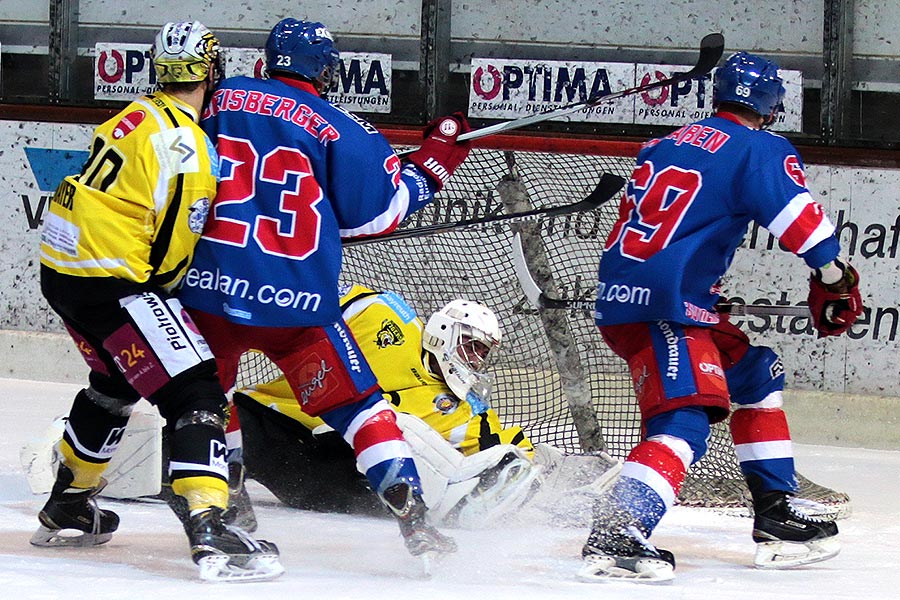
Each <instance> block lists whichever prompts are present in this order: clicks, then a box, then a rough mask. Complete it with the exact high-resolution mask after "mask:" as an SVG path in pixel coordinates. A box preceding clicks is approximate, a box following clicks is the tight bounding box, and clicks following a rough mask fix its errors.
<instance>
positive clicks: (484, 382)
mask: <svg viewBox="0 0 900 600" xmlns="http://www.w3.org/2000/svg"><path fill="white" fill-rule="evenodd" d="M500 337H501V336H500V324H499V322H498V321H497V317H496V315H494V313H493V311H491V309H489V308H488V307H486V306H484V305H483V304H479V303H478V302H472V301H470V300H453V301H452V302H450V303H449V304H447V305H446V306H444V307H443V308H442V309H441V310H439V311H437V312H436V313H434V314H433V315H431V318H429V319H428V322H427V323H426V324H425V332H424V334H423V336H422V346H423V347H424V349H425V350H427V351H428V352H431V353H432V354H433V355H434V356H435V358H436V359H437V362H438V365H439V367H440V369H441V373H442V374H443V376H444V381H445V382H446V383H447V385H448V386H449V387H450V389H451V390H453V393H454V394H456V395H457V396H458V397H459V398H460V399H467V396H468V395H469V392H470V391H473V387H474V388H476V390H475V391H476V395H477V396H478V397H479V399H480V400H483V401H485V402H486V401H487V393H489V391H490V384H491V378H490V376H489V375H487V374H486V373H485V372H484V371H485V369H486V368H487V367H488V365H489V364H490V359H491V355H492V354H493V350H494V349H495V348H497V347H498V346H499V345H500Z"/></svg>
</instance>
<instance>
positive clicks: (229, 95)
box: [179, 77, 434, 327]
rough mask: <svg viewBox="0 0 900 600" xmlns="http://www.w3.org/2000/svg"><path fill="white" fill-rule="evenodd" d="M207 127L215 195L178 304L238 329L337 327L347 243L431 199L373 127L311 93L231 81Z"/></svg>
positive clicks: (282, 83)
mask: <svg viewBox="0 0 900 600" xmlns="http://www.w3.org/2000/svg"><path fill="white" fill-rule="evenodd" d="M201 125H202V127H203V128H204V130H205V131H206V132H207V133H208V134H209V137H210V138H211V139H212V140H213V141H214V142H215V144H216V147H217V150H218V151H219V155H220V164H221V174H220V181H219V191H218V194H217V196H216V201H215V202H214V203H213V205H212V208H211V209H210V213H209V218H208V220H207V223H206V228H205V229H204V233H203V237H202V238H201V240H200V242H199V243H198V245H197V248H196V250H195V253H194V260H193V262H192V264H191V266H190V268H189V269H188V271H187V274H186V275H185V278H184V280H183V284H182V288H181V290H180V292H179V297H180V298H181V300H182V302H183V303H184V304H185V305H187V306H190V307H193V308H196V309H199V310H202V311H205V312H208V313H212V314H216V315H220V316H223V317H225V318H227V319H229V320H230V321H232V322H235V323H243V324H249V325H259V326H268V327H298V326H302V327H305V326H314V325H326V324H329V323H333V322H335V321H336V320H338V319H339V318H340V309H339V305H338V295H337V289H338V274H339V272H340V269H341V238H348V237H358V236H368V235H378V234H382V233H386V232H389V231H391V230H392V229H394V228H395V227H396V226H397V225H398V224H399V223H400V222H401V221H402V220H403V219H404V218H405V217H406V216H407V215H408V214H409V213H411V212H413V211H414V210H416V209H418V208H420V207H422V206H424V205H425V204H427V203H428V202H430V201H431V199H432V198H433V193H434V184H433V183H432V182H431V181H430V180H429V179H428V178H427V177H426V176H425V175H424V174H423V173H422V172H421V171H419V170H418V169H417V168H416V167H415V166H413V165H406V166H403V165H401V163H400V159H399V158H398V157H397V155H396V154H395V153H394V151H393V149H392V148H391V147H390V145H389V144H388V142H387V140H385V138H384V137H383V136H382V135H381V134H380V133H379V132H378V131H377V130H376V129H375V128H374V127H373V126H372V125H370V124H369V123H367V122H366V121H364V120H363V119H361V118H359V117H356V116H354V115H352V114H350V113H348V112H346V111H344V110H342V109H341V108H338V107H336V106H334V105H332V104H330V103H329V102H327V101H326V100H324V99H322V98H320V97H319V96H318V94H316V93H315V90H314V88H313V87H312V86H311V85H309V84H307V83H303V82H300V81H296V80H291V79H287V78H278V77H276V78H273V79H266V80H264V79H254V78H250V77H232V78H229V79H226V80H225V81H224V82H223V84H222V85H221V86H220V87H219V88H218V89H217V90H216V92H215V94H214V95H213V98H212V101H211V102H210V104H209V107H208V108H207V110H206V112H205V114H204V118H203V120H202V121H201Z"/></svg>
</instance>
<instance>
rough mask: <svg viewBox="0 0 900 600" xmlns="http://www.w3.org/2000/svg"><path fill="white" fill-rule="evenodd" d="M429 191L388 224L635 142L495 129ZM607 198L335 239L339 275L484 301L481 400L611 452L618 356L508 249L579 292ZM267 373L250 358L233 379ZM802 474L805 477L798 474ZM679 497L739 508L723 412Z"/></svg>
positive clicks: (831, 498) (572, 444)
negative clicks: (583, 205) (487, 313)
mask: <svg viewBox="0 0 900 600" xmlns="http://www.w3.org/2000/svg"><path fill="white" fill-rule="evenodd" d="M385 134H386V136H387V137H388V139H389V141H391V143H392V144H394V145H395V147H397V148H398V149H402V148H404V147H408V146H412V145H418V143H419V142H420V141H421V132H420V131H418V130H417V131H415V132H413V131H411V130H401V129H398V130H386V131H385ZM474 145H475V148H474V149H473V150H472V152H471V153H470V155H469V157H468V158H467V159H466V161H464V162H463V163H462V164H461V165H460V167H459V168H458V169H457V170H456V172H455V173H454V175H453V177H451V178H450V180H449V181H448V182H447V184H446V185H445V186H444V188H443V189H442V190H441V192H439V193H438V194H437V196H436V198H435V201H434V202H433V203H432V204H431V205H429V206H426V207H425V208H423V209H422V210H420V211H418V212H417V213H415V214H414V215H412V216H411V217H410V218H409V219H407V221H406V222H404V223H403V224H402V225H401V228H403V229H405V228H412V227H423V226H430V225H437V224H442V223H451V222H458V221H464V220H469V219H475V218H479V217H489V216H491V215H506V214H512V213H520V212H524V211H529V210H533V209H543V208H548V207H553V206H560V205H566V204H571V203H573V202H576V201H578V200H580V199H582V198H585V197H586V196H587V195H588V194H590V193H591V191H592V190H593V189H594V187H595V186H596V184H597V181H598V179H599V178H600V176H601V174H602V173H612V174H616V175H620V176H622V177H624V178H626V179H627V178H629V177H630V175H631V171H632V168H633V165H634V158H635V156H636V155H637V151H638V150H639V148H640V144H638V143H636V142H635V143H632V142H604V141H602V140H588V139H582V138H577V137H573V138H564V137H553V136H546V135H541V136H537V135H535V136H526V135H497V136H492V137H489V138H484V139H482V140H477V141H476V142H475V143H474ZM617 216H618V202H615V201H613V202H607V203H605V204H603V205H601V206H599V207H598V208H596V209H594V210H591V211H587V212H580V213H575V214H567V215H564V216H556V217H550V218H546V219H542V220H540V221H535V222H529V223H527V224H515V225H510V224H507V223H500V222H497V223H494V224H490V225H487V226H485V227H483V228H465V229H462V230H452V231H447V232H442V233H438V234H435V235H429V236H424V237H412V238H401V239H395V240H386V241H383V242H378V243H369V244H360V245H358V246H352V247H347V248H345V249H344V263H343V271H342V276H341V278H342V281H343V282H345V283H358V284H362V285H365V286H368V287H371V288H374V289H386V290H392V291H395V292H398V293H400V294H402V295H403V297H404V298H405V299H406V300H407V302H409V304H410V305H411V306H412V307H413V308H415V309H416V311H417V312H418V314H419V315H420V316H422V317H423V318H425V319H427V317H428V316H429V315H430V314H431V313H433V312H435V311H436V310H438V309H440V308H441V307H442V306H443V305H444V304H446V303H447V302H449V301H451V300H453V299H456V298H467V299H471V300H476V301H479V302H482V303H484V304H486V305H487V306H489V307H490V308H491V309H492V310H493V311H494V312H495V313H496V314H497V316H498V319H499V321H500V324H501V329H502V332H503V343H502V345H501V347H500V348H499V350H498V353H497V359H496V362H495V364H494V371H493V375H494V377H495V387H494V390H493V392H492V394H491V405H492V407H493V408H494V409H496V410H497V412H498V414H499V415H500V418H501V420H502V421H503V422H504V423H505V424H507V425H519V426H520V427H522V428H523V430H524V431H525V433H526V434H527V435H528V436H529V437H530V439H531V440H532V441H533V442H535V443H537V442H546V443H550V444H552V445H554V446H556V447H557V448H559V449H561V450H563V451H566V452H571V453H582V452H587V451H592V450H598V449H603V450H606V451H607V452H609V453H610V454H611V455H613V456H614V457H617V458H624V457H625V455H626V454H627V453H628V451H629V450H630V449H631V448H632V447H633V446H634V445H635V444H637V443H638V442H639V441H640V436H641V428H640V415H639V412H638V408H637V403H636V402H635V401H634V398H633V394H634V392H633V390H632V384H631V378H630V376H629V374H628V370H627V366H626V365H625V363H624V361H622V360H621V359H620V358H619V357H618V356H616V355H615V354H613V353H612V351H611V350H609V349H608V348H607V347H606V346H605V344H604V343H603V341H602V338H601V336H600V334H599V333H598V332H597V330H596V327H595V326H594V323H593V320H592V319H590V318H585V314H584V311H583V310H576V309H572V310H543V311H539V310H536V309H535V308H534V307H533V306H531V305H530V304H529V302H528V301H527V300H526V298H525V295H524V292H523V290H522V288H521V286H520V284H519V281H518V279H517V277H516V274H515V270H514V266H513V260H512V257H511V248H512V236H513V235H514V234H515V232H516V231H521V232H522V235H523V247H524V250H525V254H526V260H528V261H529V267H530V269H531V270H532V271H533V272H534V274H535V275H536V276H540V277H543V278H544V279H543V280H542V281H541V282H540V283H541V286H542V288H543V289H545V290H547V291H552V292H553V293H554V295H555V296H557V297H559V298H565V299H572V300H592V299H593V298H594V296H595V290H596V277H597V264H598V261H599V258H600V254H601V251H602V248H603V243H604V241H605V238H606V235H607V233H608V232H609V230H610V229H611V227H612V225H613V224H614V222H615V220H616V218H617ZM276 374H277V371H275V370H274V368H273V367H272V366H271V365H270V364H267V362H266V361H264V360H262V359H261V358H260V357H258V356H249V357H247V358H246V360H245V363H244V365H243V367H242V369H241V372H240V375H239V381H238V384H239V386H240V385H248V384H252V383H259V382H261V381H265V380H266V379H268V378H271V377H273V376H275V375H276ZM802 481H807V482H808V480H806V479H805V478H802ZM809 484H811V485H808V486H806V488H805V490H804V492H803V494H804V497H807V498H809V499H813V500H817V501H820V502H824V503H826V504H831V505H833V506H836V507H838V510H839V511H840V510H843V511H844V512H846V510H848V509H849V502H848V499H847V497H846V495H844V494H841V493H839V492H835V491H834V490H829V489H828V488H821V487H812V486H815V484H812V482H809ZM679 501H681V502H682V503H684V504H691V505H703V506H718V507H743V506H746V486H745V485H744V483H743V477H742V475H741V472H740V469H739V467H738V463H737V459H736V457H735V452H734V445H733V443H732V441H731V436H730V433H729V430H728V424H727V422H725V423H719V424H716V425H714V426H713V428H712V434H711V437H710V440H709V451H708V453H707V455H706V456H705V457H704V458H703V459H702V460H701V461H699V462H698V463H697V464H695V465H694V466H693V467H692V468H691V469H690V470H689V473H688V477H687V480H686V482H685V485H684V486H683V488H682V492H681V495H680V497H679Z"/></svg>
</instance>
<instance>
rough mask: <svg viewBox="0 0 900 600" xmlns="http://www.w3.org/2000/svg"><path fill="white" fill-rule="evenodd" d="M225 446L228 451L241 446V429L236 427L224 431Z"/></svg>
mask: <svg viewBox="0 0 900 600" xmlns="http://www.w3.org/2000/svg"><path fill="white" fill-rule="evenodd" d="M225 446H226V447H227V448H228V450H229V451H231V450H237V449H240V448H242V447H243V442H242V440H241V430H240V429H238V430H236V431H226V432H225Z"/></svg>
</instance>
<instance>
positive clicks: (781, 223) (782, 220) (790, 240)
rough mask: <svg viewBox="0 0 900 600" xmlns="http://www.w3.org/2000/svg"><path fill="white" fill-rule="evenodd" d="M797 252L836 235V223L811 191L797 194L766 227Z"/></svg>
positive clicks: (804, 250)
mask: <svg viewBox="0 0 900 600" xmlns="http://www.w3.org/2000/svg"><path fill="white" fill-rule="evenodd" d="M766 229H768V230H769V231H771V232H772V234H773V235H775V237H777V238H778V239H779V240H780V241H781V243H782V244H783V245H784V246H785V247H786V248H787V249H788V250H790V251H791V252H793V253H795V254H803V253H804V252H806V251H807V250H809V249H810V248H812V247H813V246H815V245H816V244H818V243H819V242H821V241H822V240H825V239H828V238H829V237H831V236H832V235H834V225H832V224H831V221H829V220H828V217H827V216H825V212H824V211H823V210H822V207H821V206H819V204H818V203H816V202H815V201H814V200H813V199H812V197H811V196H810V195H809V192H803V193H801V194H797V195H796V196H794V198H793V199H792V200H791V201H790V202H789V203H788V205H787V206H785V207H784V209H782V211H781V212H780V213H778V215H777V216H776V217H775V219H773V220H772V222H771V223H770V224H769V225H768V226H767V227H766Z"/></svg>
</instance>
